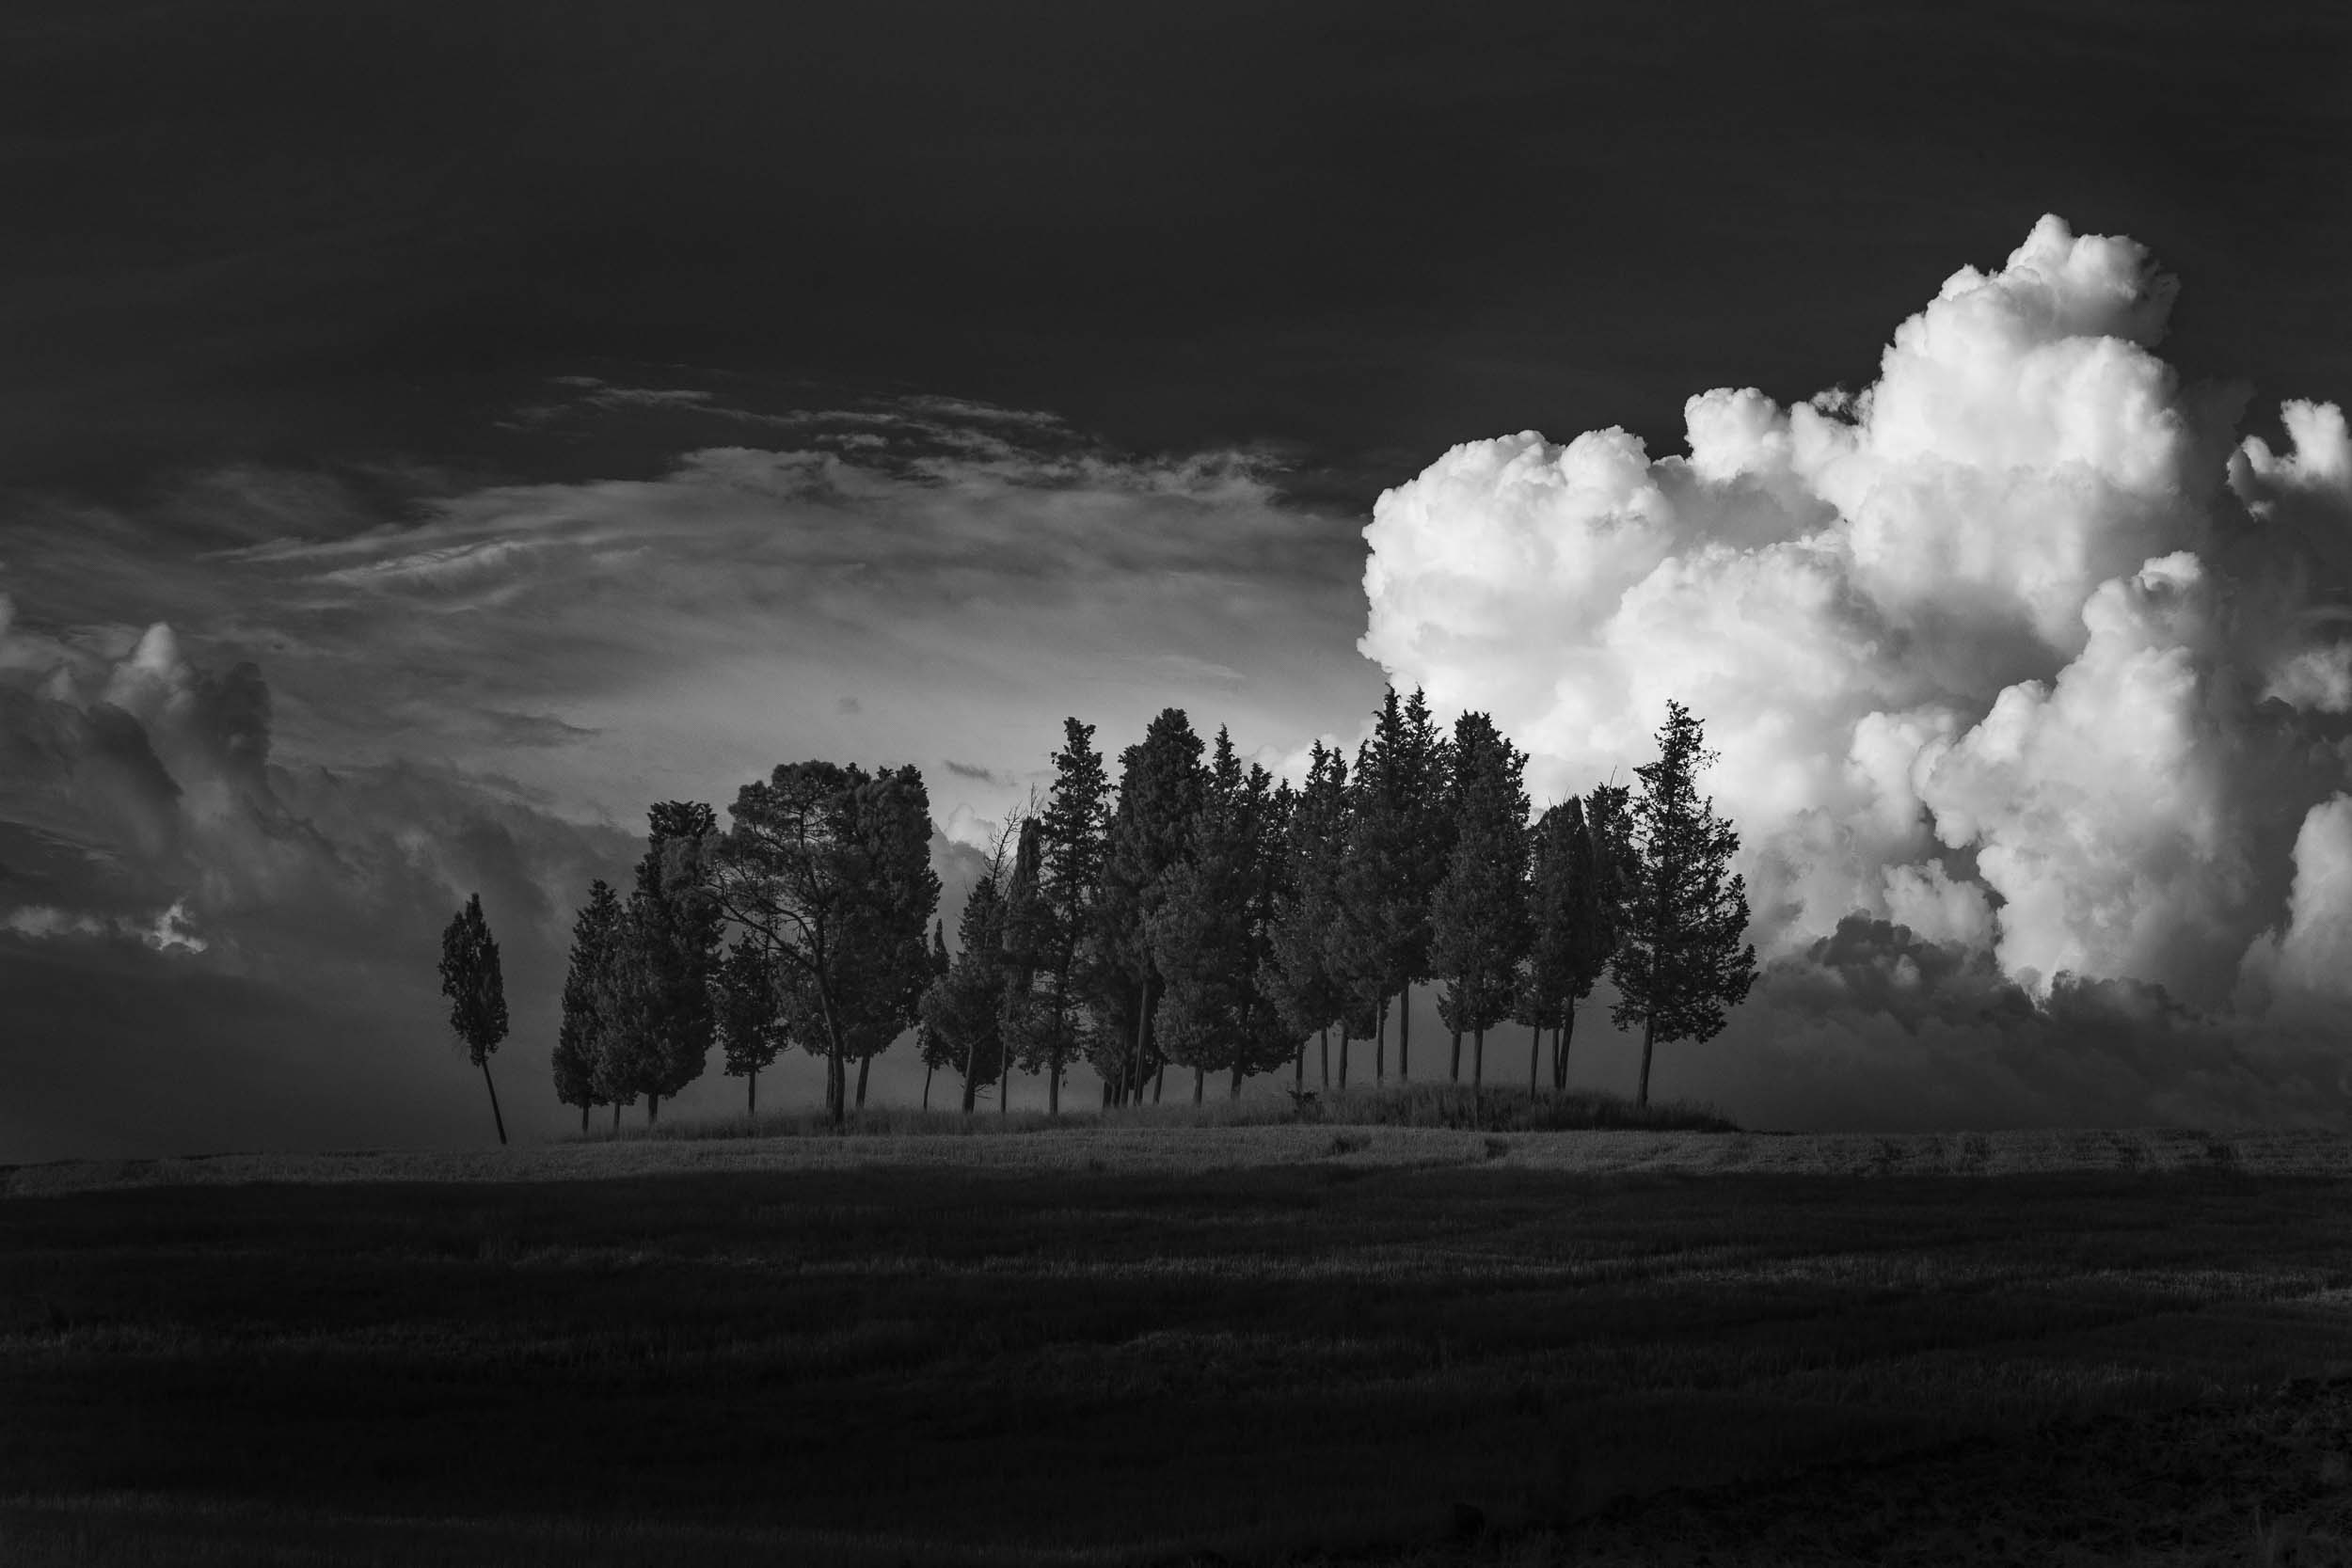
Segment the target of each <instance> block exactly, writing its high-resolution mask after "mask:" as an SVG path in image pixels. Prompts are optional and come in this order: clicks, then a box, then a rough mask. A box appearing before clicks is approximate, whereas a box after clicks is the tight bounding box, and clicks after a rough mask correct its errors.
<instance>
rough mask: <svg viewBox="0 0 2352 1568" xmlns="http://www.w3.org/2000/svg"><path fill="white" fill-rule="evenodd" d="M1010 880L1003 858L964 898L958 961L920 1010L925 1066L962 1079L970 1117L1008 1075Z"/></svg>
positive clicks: (958, 927) (958, 922) (958, 930)
mask: <svg viewBox="0 0 2352 1568" xmlns="http://www.w3.org/2000/svg"><path fill="white" fill-rule="evenodd" d="M1006 875H1007V867H1006V866H1005V864H1004V857H1003V855H1002V854H1001V853H1000V854H999V855H998V856H997V857H996V858H995V860H994V861H993V862H992V863H990V865H989V867H988V869H987V870H986V871H984V872H983V873H982V874H981V876H980V879H979V880H977V881H976V882H974V883H973V884H972V891H971V892H970V893H968V894H966V895H964V900H963V912H962V913H961V915H959V916H958V917H957V920H956V945H957V949H958V951H957V953H956V956H955V958H953V960H951V961H950V963H949V964H948V967H947V971H946V974H940V975H938V976H937V977H936V978H934V979H933V980H932V981H931V983H930V988H929V989H928V990H925V991H924V993H923V999H922V1003H921V1006H920V1014H921V1017H922V1021H923V1029H924V1034H923V1039H924V1042H925V1052H926V1054H925V1058H924V1059H925V1063H926V1065H929V1066H935V1067H944V1068H946V1069H950V1070H951V1071H953V1072H955V1073H957V1074H959V1075H960V1076H961V1078H962V1080H963V1111H964V1114H965V1115H966V1116H969V1115H971V1114H972V1109H973V1106H974V1105H975V1104H976V1103H977V1101H978V1096H979V1086H980V1085H982V1084H986V1083H994V1082H996V1081H997V1079H998V1078H999V1077H1000V1076H1001V1075H1002V1073H1003V1071H1004V1060H1003V1058H1004V1033H1003V1026H1004V996H1005V902H1004V895H1002V893H1001V892H1000V891H999V888H1000V886H1001V885H1002V883H1003V880H1004V879H1005V877H1006Z"/></svg>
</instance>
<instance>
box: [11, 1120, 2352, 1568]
mask: <svg viewBox="0 0 2352 1568" xmlns="http://www.w3.org/2000/svg"><path fill="white" fill-rule="evenodd" d="M1497 1146H1500V1147H1497ZM2344 1167H2345V1161H2344V1151H2343V1149H2342V1147H2341V1145H2340V1143H2339V1142H2338V1141H2336V1140H2328V1139H2320V1138H2311V1139H2297V1138H2293V1137H2287V1136H2284V1135H2279V1136H2267V1135H2265V1136H2247V1137H2234V1138H2226V1139H2222V1138H2217V1139H2207V1138H2204V1137H2202V1136H2201V1135H2199V1134H2187V1133H2128V1134H2124V1133H2116V1134H2108V1133H2079V1134H2058V1133H2052V1134H2002V1135H1996V1136H1994V1137H1991V1138H1985V1139H1979V1140H1974V1141H1971V1140H1968V1139H1963V1138H1942V1139H1938V1138H1919V1139H1899V1138H1890V1139H1867V1138H1866V1139H1842V1140H1841V1139H1822V1138H1796V1137H1774V1136H1772V1135H1767V1134H1744V1133H1734V1134H1717V1135H1711V1136H1710V1135H1704V1134H1692V1133H1632V1132H1597V1133H1541V1134H1537V1133H1531V1134H1523V1135H1502V1134H1486V1133H1479V1132H1446V1131H1442V1130H1419V1129H1405V1128H1363V1129H1356V1130H1346V1129H1338V1130H1335V1129H1333V1128H1330V1127H1320V1128H1317V1127H1296V1128H1228V1129H1216V1128H1200V1129H1190V1130H1184V1131H1181V1132H1180V1131H1175V1130H1169V1129H1150V1128H1128V1129H1120V1128H1108V1129H1092V1130H1074V1131H1073V1130H1065V1131H1061V1132H1034V1133H1025V1134H1014V1135H1007V1136H1001V1137H983V1136H973V1137H952V1136H946V1137H943V1136H934V1135H904V1136H900V1137H896V1138H886V1137H875V1138H852V1139H815V1138H771V1139H761V1140H739V1141H737V1142H736V1143H734V1144H730V1143H729V1142H726V1141H723V1140H717V1139H677V1140H635V1141H628V1142H622V1143H617V1144H596V1143H589V1144H582V1145H577V1146H561V1147H557V1148H541V1149H532V1150H516V1151H514V1152H513V1153H511V1154H509V1155H507V1156H505V1157H503V1159H502V1160H501V1158H500V1157H496V1156H490V1157H485V1158H484V1159H482V1160H480V1161H474V1160H472V1159H470V1157H468V1158H464V1159H461V1158H458V1157H453V1156H415V1157H406V1156H394V1155H367V1156H342V1157H336V1158H333V1159H322V1160H317V1161H311V1162H307V1163H292V1162H288V1163H280V1164H276V1165H273V1164H271V1163H270V1162H267V1161H263V1160H260V1159H244V1160H222V1161H196V1162H181V1163H164V1164H160V1165H155V1166H145V1167H122V1166H106V1167H89V1166H84V1167H56V1166H52V1167H35V1168H32V1169H27V1170H19V1171H17V1172H14V1173H12V1174H11V1176H10V1177H9V1189H8V1190H9V1191H10V1192H11V1193H12V1194H14V1195H16V1197H15V1200H14V1201H8V1202H0V1259H6V1260H7V1266H6V1267H5V1268H0V1560H5V1561H8V1562H9V1563H11V1564H19V1563H31V1564H43V1565H46V1564H62V1563H77V1564H83V1563H87V1564H95V1563H124V1562H127V1563H181V1562H188V1563H197V1564H213V1563H217V1564H224V1565H225V1564H230V1563H237V1564H245V1563H283V1564H305V1565H320V1568H325V1565H343V1564H356V1563H370V1564H374V1563H394V1562H403V1563H405V1562H416V1561H427V1562H443V1563H452V1564H477V1563H479V1564H485V1565H486V1564H491V1563H509V1562H518V1563H542V1562H544V1563H548V1564H555V1563H563V1564H567V1565H574V1564H577V1565H586V1568H600V1565H604V1564H621V1563H631V1564H634V1563H679V1564H684V1563H690V1562H691V1563H698V1564H701V1563H713V1564H732V1563H750V1562H769V1561H789V1562H794V1563H801V1562H830V1561H841V1562H850V1563H866V1562H870V1563H883V1564H890V1563H898V1562H900V1561H914V1562H933V1561H972V1562H1007V1563H1010V1562H1066V1563H1094V1562H1105V1563H1107V1562H1126V1561H1173V1560H1186V1559H1188V1558H1191V1559H1196V1560H1197V1559H1200V1558H1201V1557H1203V1556H1204V1555H1205V1554H1208V1553H1211V1552H1214V1553H1217V1554H1221V1555H1222V1556H1223V1557H1225V1558H1228V1559H1232V1560H1268V1561H1284V1560H1287V1561H1312V1560H1406V1561H1454V1560H1496V1561H1512V1562H1529V1563H1533V1562H1540V1561H1554V1560H1559V1561H1568V1560H1576V1561H1583V1560H1617V1561H1633V1560H1685V1561H1698V1560H1711V1561H1714V1562H1718V1563H1721V1562H1725V1561H1741V1560H1772V1561H1783V1560H1786V1561H1816V1562H1818V1561H1855V1562H1861V1561H1878V1560H1915V1561H1949V1560H1960V1559H1963V1558H2000V1557H2009V1558H2010V1559H2011V1560H2018V1561H2036V1562H2049V1561H2066V1560H2079V1561H2146V1562H2167V1563H2169V1562H2189V1561H2206V1560H2230V1561H2262V1560H2269V1561H2289V1560H2293V1561H2311V1560H2338V1559H2337V1558H2336V1557H2334V1556H2331V1555H2330V1554H2331V1553H2334V1552H2335V1551H2336V1550H2337V1549H2338V1548H2337V1546H2336V1544H2335V1539H2336V1534H2337V1533H2339V1532H2341V1531H2343V1530H2344V1529H2345V1528H2352V1485H2348V1484H2347V1482H2352V1386H2345V1387H2344V1388H2339V1387H2337V1386H2333V1385H2328V1384H2312V1385H2307V1386H2302V1387H2299V1388H2296V1389H2293V1390H2289V1391H2287V1392H2284V1393H2282V1392H2281V1391H2280V1390H2281V1386H2282V1384H2283V1383H2284V1382H2285V1380H2287V1379H2290V1378H2297V1377H2300V1378H2317V1379H2327V1378H2333V1377H2336V1376H2339V1375H2342V1374H2345V1373H2352V1204H2348V1203H2347V1198H2352V1187H2347V1185H2346V1183H2345V1182H2344V1180H2342V1175H2343V1172H2344ZM1828 1170H1836V1171H1841V1172H1845V1173H1846V1174H1842V1175H1824V1174H1819V1172H1821V1171H1828ZM1903 1171H1908V1172H1914V1173H1937V1172H1941V1173H1944V1174H1914V1175H1911V1176H1909V1177H1906V1178H1905V1179H1901V1180H1857V1179H1856V1176H1857V1175H1863V1174H1867V1173H1871V1172H1878V1173H1882V1174H1885V1173H1894V1172H1903ZM1960 1171H1966V1172H1970V1173H1972V1174H1966V1175H1960V1174H1950V1173H1953V1172H1960ZM1998 1171H2013V1172H2017V1173H2019V1174H2013V1175H2009V1176H2006V1177H2002V1178H2000V1179H1998V1180H1988V1179H1986V1175H1987V1173H1993V1172H1998ZM2282 1171H2300V1172H2304V1173H2305V1174H2292V1175H2291V1174H2280V1172H2282ZM1807 1172H1812V1173H1813V1174H1807ZM485 1174H495V1175H496V1177H497V1180H481V1179H480V1178H481V1177H482V1176H484V1175H485ZM295 1177H298V1178H300V1179H298V1180H290V1179H289V1178H295ZM417 1178H424V1179H422V1180H419V1179H417ZM36 1194H40V1195H45V1196H33V1195H36ZM2084 1423H2092V1424H2090V1425H2085V1424H2084ZM2059 1515H2063V1516H2064V1518H2063V1519H2062V1520H2061V1519H2060V1518H2059V1517H2058V1516H2059ZM1457 1536H1458V1537H1459V1538H1460V1539H1458V1540H1456V1539H1455V1538H1456V1537H1457ZM2265 1553H2267V1554H2268V1556H2267V1557H2265V1556H2264V1555H2263V1554H2265ZM2298 1554H2299V1555H2298Z"/></svg>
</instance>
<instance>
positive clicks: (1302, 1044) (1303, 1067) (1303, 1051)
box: [1291, 1035, 1307, 1094]
mask: <svg viewBox="0 0 2352 1568" xmlns="http://www.w3.org/2000/svg"><path fill="white" fill-rule="evenodd" d="M1291 1092H1292V1093H1293V1094H1305V1093H1306V1092H1307V1037H1306V1036H1304V1035H1301V1036H1300V1037H1298V1055H1297V1060H1296V1064H1295V1069H1294V1070H1293V1072H1292V1073H1291Z"/></svg>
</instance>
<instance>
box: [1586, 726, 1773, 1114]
mask: <svg viewBox="0 0 2352 1568" xmlns="http://www.w3.org/2000/svg"><path fill="white" fill-rule="evenodd" d="M1714 760H1715V755H1714V753H1713V752H1709V751H1708V750H1707V749H1706V737H1705V735H1704V733H1703V732H1702V730H1701V728H1700V725H1699V721H1697V720H1696V719H1694V718H1692V716H1691V710H1690V709H1689V708H1687V707H1684V706H1683V705H1681V704H1680V703H1677V702H1671V701H1670V702H1668V703H1667V705H1666V721H1665V722H1664V723H1663V724H1662V725H1661V726H1660V727H1659V731H1658V760H1657V761H1656V762H1653V763H1649V764H1647V765H1645V766H1644V767H1641V768H1635V769H1634V772H1635V775H1636V776H1637V777H1638V778H1639V779H1640V780H1641V793H1640V794H1639V795H1638V796H1637V797H1636V798H1635V800H1634V801H1633V808H1632V818H1631V828H1632V832H1631V848H1632V855H1631V859H1630V862H1629V865H1628V872H1629V876H1628V880H1627V886H1626V890H1625V901H1624V906H1623V910H1624V916H1623V918H1624V927H1623V933H1622V935H1623V940H1622V941H1621V942H1620V943H1619V945H1618V947H1617V951H1616V955H1615V958H1614V959H1613V962H1612V964H1611V966H1610V974H1611V977H1612V978H1613V980H1614V981H1615V982H1616V987H1617V995H1618V1001H1617V1005H1616V1006H1615V1007H1614V1009H1613V1018H1614V1020H1615V1022H1616V1024H1617V1026H1618V1027H1619V1028H1621V1029H1622V1028H1625V1027H1627V1026H1628V1025H1629V1024H1631V1023H1634V1022H1639V1023H1640V1024H1641V1026H1642V1078H1641V1085H1640V1088H1639V1089H1638V1090H1637V1091H1636V1093H1635V1096H1634V1103H1635V1104H1637V1105H1646V1104H1648V1103H1649V1070H1650V1056H1651V1053H1652V1051H1653V1050H1654V1048H1655V1047H1656V1046H1657V1045H1658V1043H1659V1042H1660V1041H1661V1040H1662V1041H1668V1042H1671V1041H1674V1040H1682V1039H1694V1040H1706V1039H1712V1038H1713V1037H1715V1036H1716V1034H1718V1033H1719V1032H1720V1031H1721V1030H1722V1029H1723V1026H1724V1009H1725V1008H1726V1007H1732V1006H1738V1005H1739V1004H1740V1003H1741V1002H1743V1001H1745V1000H1746V999H1747V994H1748V988H1749V987H1750V986H1752V985H1754V984H1755V983H1756V949H1755V947H1753V946H1752V945H1748V944H1745V943H1743V942H1741V941H1740V938H1741V937H1742V936H1744V935H1745V934H1746V931H1747V926H1748V896H1747V885H1746V882H1745V881H1744V880H1743V879H1741V878H1740V877H1739V876H1737V875H1733V874H1731V858H1732V856H1733V855H1735V854H1737V853H1738V852H1739V849H1740V835H1739V834H1738V833H1737V832H1734V831H1733V830H1732V827H1731V824H1730V823H1728V822H1725V821H1724V820H1723V819H1721V818H1720V817H1718V816H1716V815H1715V802H1714V800H1712V799H1706V800H1702V799H1701V798H1700V797H1699V794H1698V790H1697V778H1698V774H1699V773H1700V771H1701V770H1702V769H1704V768H1707V767H1708V765H1709V764H1711V763H1713V762H1714Z"/></svg>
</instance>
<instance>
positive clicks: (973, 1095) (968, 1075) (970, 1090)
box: [963, 1038, 980, 1117]
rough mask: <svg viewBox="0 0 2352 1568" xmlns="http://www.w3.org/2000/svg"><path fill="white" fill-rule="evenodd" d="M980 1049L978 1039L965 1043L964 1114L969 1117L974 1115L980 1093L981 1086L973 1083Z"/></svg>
mask: <svg viewBox="0 0 2352 1568" xmlns="http://www.w3.org/2000/svg"><path fill="white" fill-rule="evenodd" d="M979 1049H980V1042H979V1041H978V1039H977V1038H973V1039H967V1040H965V1041H964V1042H963V1114H964V1115H965V1116H967V1117H968V1116H970V1115H971V1114H972V1104H973V1101H974V1100H975V1099H977V1096H978V1094H979V1092H980V1086H979V1085H977V1084H976V1083H974V1082H973V1081H972V1068H973V1065H974V1058H975V1057H977V1055H978V1054H979Z"/></svg>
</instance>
